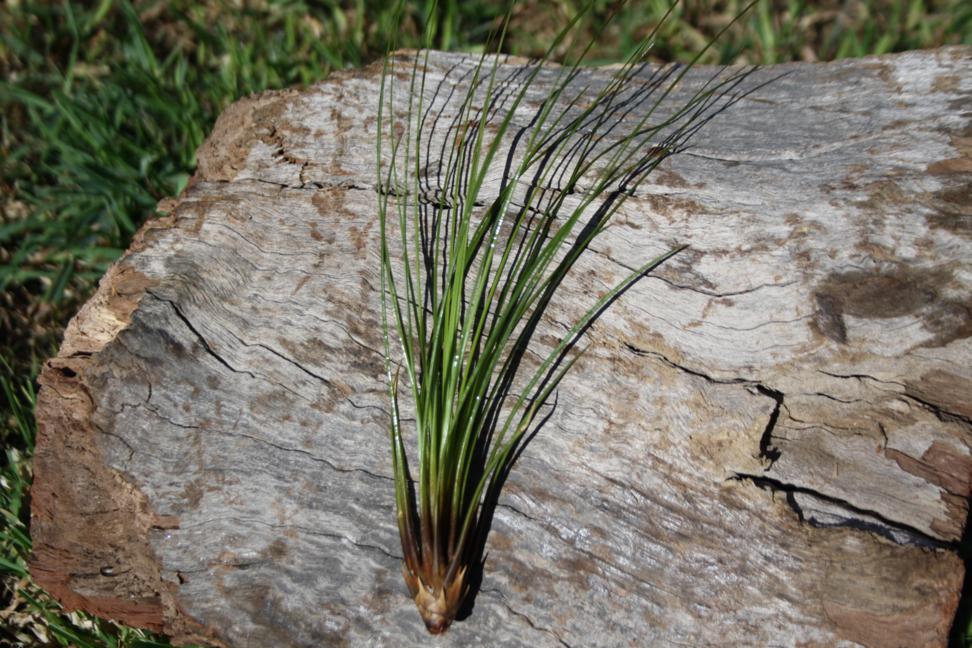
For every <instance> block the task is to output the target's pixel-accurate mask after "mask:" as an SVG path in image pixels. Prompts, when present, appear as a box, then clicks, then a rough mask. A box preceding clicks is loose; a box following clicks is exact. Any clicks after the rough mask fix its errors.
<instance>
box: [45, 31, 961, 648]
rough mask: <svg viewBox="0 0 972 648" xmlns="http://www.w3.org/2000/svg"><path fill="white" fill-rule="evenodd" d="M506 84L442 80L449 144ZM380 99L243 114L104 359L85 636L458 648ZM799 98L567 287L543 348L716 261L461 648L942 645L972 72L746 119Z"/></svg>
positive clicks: (79, 462) (568, 408) (913, 72)
mask: <svg viewBox="0 0 972 648" xmlns="http://www.w3.org/2000/svg"><path fill="white" fill-rule="evenodd" d="M403 56H406V57H407V56H408V55H407V54H404V55H403ZM474 62H475V59H467V58H464V57H462V56H459V55H454V54H443V53H435V54H433V55H432V56H431V59H430V69H429V73H428V74H429V77H428V81H427V83H426V85H427V92H428V99H429V100H431V99H432V97H433V95H432V92H433V89H434V87H435V86H436V84H438V83H439V81H440V80H442V82H443V87H449V88H451V87H452V86H453V85H458V86H460V88H459V90H458V91H457V92H456V93H455V95H454V96H453V97H452V99H449V98H448V97H447V96H446V93H440V95H439V99H438V101H439V102H440V105H438V106H437V107H436V109H435V110H436V113H437V116H438V118H439V119H440V120H444V119H449V118H450V116H451V115H454V114H455V111H456V109H457V106H458V97H459V96H460V95H461V94H462V88H461V86H462V84H463V83H464V82H465V81H464V79H467V78H468V77H463V76H462V73H463V72H464V71H468V70H469V68H470V67H471V66H472V65H473V64H474ZM518 65H523V61H522V60H517V59H510V60H507V61H505V62H504V63H503V68H502V69H504V70H510V69H513V68H514V67H515V66H518ZM712 72H713V70H711V69H706V68H698V69H696V70H695V71H693V72H691V73H690V74H689V76H688V77H686V79H685V82H684V83H685V87H686V88H689V87H692V85H693V84H697V83H698V82H699V81H700V80H701V79H704V78H707V77H708V75H710V74H712ZM781 72H786V73H787V74H785V75H783V76H780V73H781ZM555 73H556V71H555V70H554V69H552V68H551V69H549V70H545V71H544V72H543V73H542V74H541V75H540V77H539V78H538V81H537V82H536V85H535V87H534V88H533V89H532V90H531V91H530V93H529V94H528V96H527V101H526V102H525V104H524V107H523V109H522V111H520V112H518V113H517V115H516V117H515V123H523V124H525V123H527V122H528V121H529V119H530V116H531V110H535V109H536V105H537V101H538V100H539V99H540V98H542V97H543V95H544V93H545V92H548V91H549V89H550V87H551V84H552V83H553V78H554V75H555ZM380 75H381V68H380V66H374V65H373V66H371V67H369V68H366V69H364V70H359V71H354V72H345V73H340V74H334V75H332V76H331V78H330V79H328V80H327V81H325V82H323V83H320V84H318V85H315V86H313V87H310V88H308V89H305V90H300V91H297V90H287V91H283V92H270V93H266V94H262V95H259V96H254V97H250V98H247V99H244V100H242V101H240V102H238V103H236V104H234V105H233V106H231V107H230V108H229V109H227V110H226V112H225V113H224V114H223V115H222V117H221V118H220V119H219V121H218V123H217V125H216V127H215V129H214V131H213V133H212V135H211V136H210V138H209V140H208V141H207V142H206V144H205V145H204V146H203V147H202V149H201V150H200V151H199V155H198V159H199V168H198V172H197V174H196V176H195V178H194V180H193V182H192V183H191V186H190V187H189V188H188V189H187V190H186V191H185V192H184V194H183V195H182V196H180V197H179V198H177V199H172V200H167V201H164V202H163V204H162V205H161V210H162V211H163V212H166V213H167V215H165V216H164V217H159V218H155V219H152V220H151V221H149V222H148V223H147V224H146V225H145V226H144V227H143V229H142V230H141V232H140V233H139V235H138V236H137V237H136V240H135V242H134V243H133V245H132V247H131V249H130V250H129V251H128V253H127V254H126V255H125V257H124V258H123V259H122V260H120V261H119V262H118V263H117V264H115V265H114V266H113V267H112V268H111V270H110V271H109V272H108V274H107V275H106V276H105V277H104V279H103V280H102V282H101V285H100V288H99V290H98V292H97V294H96V295H95V296H94V297H93V298H92V299H91V300H90V301H89V302H88V303H87V304H86V305H85V306H84V308H83V309H82V310H81V311H80V312H79V313H78V315H77V316H76V317H75V318H74V320H73V321H72V322H71V323H70V325H69V327H68V329H67V332H66V334H65V338H64V343H63V346H62V348H61V351H60V353H59V355H58V356H57V357H56V358H55V359H52V360H51V361H50V362H49V363H48V364H47V366H46V367H45V369H44V372H43V374H42V379H41V382H42V385H43V386H42V389H41V392H40V398H39V403H38V420H39V425H40V429H39V438H38V444H37V455H36V461H35V471H36V478H35V483H34V487H33V493H32V507H33V508H32V527H31V534H32V536H33V540H34V552H35V555H34V557H33V561H32V573H33V575H34V576H35V578H36V580H37V581H38V582H39V583H40V584H41V585H42V586H44V587H46V588H47V589H48V590H49V591H51V592H52V593H53V594H54V595H55V596H57V597H58V598H59V599H60V600H61V601H63V602H64V603H65V604H66V605H67V606H68V607H71V608H82V609H85V610H89V611H91V612H94V613H95V614H99V615H103V616H107V617H111V618H114V619H118V620H120V621H123V622H125V623H129V624H134V625H138V626H143V627H147V628H151V629H154V630H159V631H162V632H165V633H168V634H170V635H173V636H174V637H176V638H177V639H178V640H181V641H207V642H211V643H216V644H222V645H226V646H254V647H257V646H259V647H264V646H314V647H317V646H331V645H334V646H337V645H375V646H397V645H402V646H411V645H423V644H425V643H426V642H428V641H429V638H428V636H427V634H426V631H425V629H424V627H423V625H422V622H421V620H420V619H419V616H418V614H417V612H416V610H415V608H414V605H413V603H412V601H411V600H410V599H409V597H408V596H407V593H406V591H405V588H404V584H403V582H402V578H401V571H400V569H401V567H400V555H401V549H400V546H399V539H398V532H397V529H396V526H395V521H394V515H393V488H392V482H391V481H390V477H391V467H390V466H391V462H390V450H389V443H388V433H387V430H388V423H389V420H388V405H389V404H388V401H387V393H386V387H385V383H384V379H383V374H384V369H383V361H382V355H381V352H380V350H381V347H382V343H381V329H380V323H379V318H380V316H379V293H378V290H379V274H378V269H379V263H378V236H379V232H378V221H377V207H376V205H377V194H376V175H375V161H374V157H375V127H376V119H375V117H376V110H377V104H378V88H379V81H380ZM776 77H779V78H776ZM607 78H608V73H607V72H605V71H603V70H601V71H597V70H590V71H585V72H584V73H583V74H582V75H581V76H580V77H579V78H578V79H577V80H576V83H577V84H579V85H578V87H580V86H581V85H583V84H586V83H593V84H594V85H597V84H598V83H604V82H605V79H607ZM773 78H775V80H774V81H772V82H771V83H769V84H768V85H766V86H765V87H762V88H760V89H759V90H757V91H756V92H755V93H754V94H753V95H751V96H749V97H748V98H746V99H745V100H743V101H741V102H739V103H738V104H736V105H735V106H733V107H732V108H731V109H729V110H727V111H725V112H724V113H722V114H720V115H719V116H718V117H716V119H714V120H713V121H712V122H711V123H710V124H708V125H707V126H706V127H705V128H704V129H703V130H702V131H701V132H700V133H699V134H698V135H697V136H696V137H695V139H694V141H693V144H694V147H693V148H692V149H691V150H689V151H687V152H685V153H682V154H680V155H678V156H675V157H672V158H669V159H668V160H667V161H666V162H665V163H664V164H663V165H662V166H661V167H660V168H659V169H657V170H656V171H655V172H654V173H652V174H651V175H650V176H649V177H648V179H647V181H646V182H645V183H644V184H642V185H641V187H640V188H639V189H638V191H637V193H636V195H635V196H634V197H633V198H632V199H631V200H630V201H629V202H627V203H626V205H625V207H624V209H623V211H622V212H621V213H620V214H619V215H618V217H617V218H616V220H615V221H614V223H613V225H612V226H611V227H610V228H609V229H608V230H607V231H606V232H605V233H604V234H603V236H602V237H601V238H599V239H598V240H597V241H596V242H595V244H594V248H593V249H592V250H590V251H589V252H588V253H587V254H586V255H585V256H584V257H583V258H582V260H581V261H580V262H579V263H578V265H577V267H576V268H575V269H574V271H573V273H572V275H571V276H570V278H569V279H568V281H567V283H566V284H565V285H564V286H563V291H562V292H561V293H560V296H559V299H558V300H556V303H555V304H554V305H553V306H552V307H551V310H550V312H549V317H548V319H547V321H546V323H545V324H544V325H543V329H542V330H541V331H540V333H539V337H538V341H537V343H538V348H539V349H542V348H544V346H545V345H546V346H547V347H549V345H550V344H551V343H552V341H554V340H555V339H556V336H558V335H562V334H563V333H564V332H565V330H566V327H565V324H566V323H568V322H569V321H570V320H571V318H573V317H576V315H577V314H579V313H581V312H583V310H585V309H586V308H587V307H588V306H589V305H590V304H592V303H593V302H594V301H595V300H596V299H597V297H598V296H599V295H600V294H602V293H603V292H604V291H605V290H607V289H608V288H609V287H610V286H612V285H613V283H614V282H616V281H618V280H619V279H620V278H622V277H623V276H624V275H625V274H626V273H627V272H628V270H627V269H628V268H631V267H634V266H636V265H638V264H640V263H643V262H644V261H645V260H647V259H649V258H652V257H653V256H656V255H657V254H659V253H661V252H663V251H665V250H668V249H670V248H671V247H672V246H673V245H675V244H678V243H685V244H688V245H689V246H690V247H689V249H688V250H687V251H686V252H683V253H681V254H679V255H677V256H676V257H675V258H673V259H672V260H671V261H670V262H668V263H666V264H665V265H664V266H663V267H662V268H660V269H659V270H658V271H657V272H655V273H653V274H652V275H650V276H648V277H646V278H645V279H643V280H641V281H640V282H639V283H637V284H636V285H635V286H634V287H633V288H632V289H631V290H630V291H628V292H627V293H626V294H625V295H624V296H623V298H622V299H620V300H619V301H617V302H616V303H615V304H614V305H612V306H611V308H610V309H609V310H608V311H607V312H606V313H605V315H604V316H603V317H602V319H601V320H600V321H599V322H598V323H597V324H596V325H595V326H594V327H593V328H592V329H591V331H590V332H589V334H588V335H587V338H586V341H585V344H587V345H589V351H588V353H587V354H586V355H585V356H583V358H582V360H581V361H580V362H579V363H578V364H577V365H575V367H574V369H573V371H572V373H571V374H570V375H569V377H568V378H567V379H566V381H565V382H564V383H563V385H562V387H561V389H560V392H559V398H558V404H557V406H556V408H555V410H554V411H553V415H552V416H551V418H550V420H549V421H548V422H547V424H546V425H545V426H544V427H543V429H541V431H540V433H539V434H538V435H537V436H536V438H535V439H534V440H533V441H532V442H531V443H530V445H529V446H528V447H527V450H526V452H525V453H524V455H523V457H522V458H521V460H520V461H519V462H518V463H517V465H516V466H515V468H514V470H513V473H512V476H511V478H510V480H509V482H508V483H507V486H506V488H505V489H504V491H503V494H502V497H501V500H500V504H499V507H498V509H497V513H496V518H495V521H494V524H493V528H492V532H491V535H490V538H489V543H488V545H487V551H488V557H487V563H486V571H485V577H484V580H483V583H482V588H481V591H480V593H479V595H478V597H477V598H476V599H475V607H474V609H473V610H472V614H471V615H470V616H469V617H468V618H467V619H465V620H464V621H462V622H459V623H457V624H455V625H454V626H453V628H452V629H451V630H450V631H449V632H448V633H447V634H446V635H445V636H444V637H443V638H441V639H437V640H436V643H437V645H443V646H446V645H448V646H452V645H456V646H459V645H504V646H531V647H537V646H558V645H571V646H623V645H637V646H643V645H685V646H700V645H779V646H832V645H845V646H851V645H863V646H909V647H914V646H942V645H945V644H946V641H947V635H948V632H949V628H950V625H951V623H952V619H953V616H954V614H955V609H956V605H957V602H958V598H959V594H960V591H961V589H962V582H963V573H964V568H963V563H962V561H961V559H960V558H959V557H958V555H957V551H956V549H957V544H958V542H959V541H960V539H961V537H962V535H963V530H964V528H965V524H966V517H967V512H968V498H969V494H970V479H972V456H970V447H972V436H970V434H972V398H970V395H972V339H970V336H972V240H970V239H972V212H970V205H972V49H969V48H945V49H940V50H935V51H927V52H912V53H905V54H900V55H894V56H885V57H878V58H867V59H861V60H853V61H843V62H838V63H829V64H792V65H784V66H777V67H771V68H767V69H763V70H760V71H758V72H757V73H756V75H755V76H754V77H751V78H750V80H749V82H750V83H753V84H755V83H758V82H761V81H766V80H769V79H773ZM531 106H532V107H531ZM521 112H522V114H520V113H521ZM438 136H441V134H440V135H437V137H438ZM494 180H495V178H494Z"/></svg>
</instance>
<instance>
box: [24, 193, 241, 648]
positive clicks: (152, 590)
mask: <svg viewBox="0 0 972 648" xmlns="http://www.w3.org/2000/svg"><path fill="white" fill-rule="evenodd" d="M171 205H173V203H172V202H171V201H163V204H162V205H160V208H162V210H163V211H170V210H169V209H166V207H169V206H171ZM174 222H175V221H174V219H173V218H172V217H165V218H154V219H151V220H149V221H148V222H147V223H145V225H143V226H142V228H141V229H140V230H139V231H138V233H137V234H136V235H135V237H134V239H133V241H132V245H131V247H130V248H129V250H128V252H127V253H126V255H125V256H124V257H123V258H122V259H120V260H119V261H118V262H116V263H115V264H114V265H112V267H111V268H109V270H108V272H107V273H106V274H105V276H104V277H103V278H102V279H101V281H100V282H99V285H98V290H97V292H96V293H95V295H94V296H93V297H92V298H91V299H90V300H89V301H88V302H87V303H86V304H85V305H84V306H83V307H82V309H81V310H80V311H79V312H78V314H77V315H75V316H74V318H72V320H71V321H70V322H69V323H68V326H67V328H66V330H65V334H64V340H63V342H62V344H61V348H60V350H59V352H58V355H57V356H56V357H54V358H52V359H50V360H49V361H47V363H45V365H44V367H43V369H42V371H41V375H40V377H39V379H38V381H39V383H40V391H39V393H38V397H37V408H36V413H37V444H36V449H35V454H34V483H33V486H32V488H31V529H30V530H31V537H32V539H33V542H34V545H33V551H32V554H31V557H30V561H29V565H30V573H31V576H32V577H33V579H34V581H35V582H36V583H37V584H38V585H40V586H41V587H42V588H44V589H45V590H46V591H47V592H48V593H49V594H51V595H52V596H53V597H54V598H55V599H57V600H58V601H59V602H60V603H61V605H63V606H64V607H65V608H66V609H67V610H82V611H84V612H88V613H90V614H93V615H96V616H99V617H104V618H107V619H112V620H115V621H118V622H121V623H125V624H127V625H130V626H134V627H139V628H144V629H146V630H150V631H153V632H164V633H166V634H170V635H173V636H174V637H175V638H176V640H177V641H178V642H179V643H207V644H211V645H223V644H222V643H221V642H220V641H219V640H218V637H217V635H216V633H215V632H214V631H212V630H211V629H208V628H206V627H204V626H203V625H201V624H200V623H198V622H196V621H195V620H193V619H192V618H190V617H189V616H188V615H187V614H185V613H184V611H183V610H182V609H181V607H180V606H179V604H178V603H177V601H176V594H177V589H178V586H177V584H176V583H170V582H167V581H165V580H164V579H163V578H162V575H161V571H160V566H159V562H158V560H157V558H156V556H155V554H154V552H153V550H152V548H151V545H150V542H149V533H150V532H151V531H152V530H153V529H165V528H174V527H176V526H178V524H179V520H178V519H177V518H174V517H171V516H168V517H167V516H159V515H157V514H156V513H155V512H154V511H153V510H152V508H151V506H150V504H149V502H148V499H147V497H146V496H145V495H144V494H143V493H142V492H141V491H140V490H139V489H138V488H137V487H136V486H135V484H134V483H133V482H132V481H131V480H130V479H129V478H128V477H127V476H126V475H124V474H123V473H121V472H119V471H117V470H114V469H112V468H110V467H109V466H108V465H107V464H106V462H105V460H104V455H103V453H102V451H101V447H100V444H99V437H100V434H101V432H100V431H99V430H98V429H97V427H96V426H95V425H94V423H93V419H92V415H93V413H94V410H95V406H94V403H93V401H92V398H91V396H90V394H89V391H88V386H87V383H86V378H85V373H86V371H87V370H88V368H89V367H90V366H93V365H94V364H96V363H97V356H98V354H99V353H100V352H101V350H102V349H104V348H105V347H106V346H107V345H109V344H110V343H111V342H112V341H113V340H114V339H115V337H116V336H117V335H118V334H119V333H120V332H121V331H122V330H124V329H125V328H126V327H127V326H128V325H129V324H130V322H131V318H132V314H133V313H134V312H135V311H136V310H137V309H138V305H139V302H140V301H141V299H142V297H143V296H144V295H145V291H146V289H147V288H149V287H150V286H152V285H153V284H154V283H155V281H154V280H152V279H150V278H149V277H147V276H145V275H144V274H142V273H141V272H139V271H138V270H136V269H135V268H134V267H132V266H131V265H130V264H128V262H127V259H128V257H129V256H130V255H132V254H134V253H136V252H138V251H139V250H142V249H145V248H146V247H149V246H150V245H152V243H153V241H154V240H155V239H156V238H157V236H158V235H159V234H160V233H163V232H165V231H166V230H168V229H170V228H171V227H173V225H174ZM105 577H110V578H105ZM105 582H108V583H110V584H111V588H110V589H108V588H105V587H104V583H105ZM86 585H90V587H86Z"/></svg>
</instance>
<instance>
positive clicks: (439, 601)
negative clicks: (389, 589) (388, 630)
mask: <svg viewBox="0 0 972 648" xmlns="http://www.w3.org/2000/svg"><path fill="white" fill-rule="evenodd" d="M430 571H431V570H430ZM402 575H403V576H404V577H405V584H406V585H408V592H409V594H410V595H411V596H412V598H413V599H415V605H416V607H418V611H419V614H420V615H421V616H422V621H424V622H425V627H426V629H427V630H428V631H429V633H430V634H434V635H437V634H442V633H443V632H445V631H446V630H448V629H449V626H450V625H452V622H453V620H455V618H456V615H457V614H458V613H459V608H460V607H461V606H462V603H463V601H464V600H465V598H466V594H468V590H469V588H468V587H467V584H466V568H465V567H463V568H461V569H459V570H458V571H457V573H456V576H455V577H454V578H453V579H452V582H450V583H444V582H442V580H443V578H442V576H438V577H432V578H428V580H429V581H430V582H429V583H428V584H427V583H425V582H424V581H423V579H422V577H421V576H419V575H418V574H417V573H415V572H413V571H411V570H410V569H409V568H408V565H404V564H403V565H402Z"/></svg>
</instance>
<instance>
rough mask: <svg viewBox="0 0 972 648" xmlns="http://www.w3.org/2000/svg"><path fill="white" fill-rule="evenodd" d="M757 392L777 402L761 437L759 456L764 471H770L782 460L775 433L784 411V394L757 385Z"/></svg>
mask: <svg viewBox="0 0 972 648" xmlns="http://www.w3.org/2000/svg"><path fill="white" fill-rule="evenodd" d="M755 389H756V391H757V392H759V393H760V394H762V395H763V396H768V397H769V398H772V399H773V400H774V401H776V406H775V407H773V411H772V412H770V417H769V420H768V421H767V422H766V427H765V428H764V429H763V433H762V434H761V435H760V437H759V456H760V458H761V459H763V460H764V462H763V470H769V469H770V468H772V467H773V464H774V463H776V460H777V459H779V458H780V455H781V454H782V453H781V452H780V450H779V448H777V447H776V446H774V445H773V432H774V430H775V429H776V424H777V423H778V422H779V420H780V411H781V410H782V409H783V392H781V391H778V390H776V389H770V388H769V387H767V386H765V385H755Z"/></svg>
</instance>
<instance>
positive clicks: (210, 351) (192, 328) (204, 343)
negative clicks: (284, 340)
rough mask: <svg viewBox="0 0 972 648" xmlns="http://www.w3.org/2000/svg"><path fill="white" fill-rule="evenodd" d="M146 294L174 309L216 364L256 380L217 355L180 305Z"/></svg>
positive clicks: (147, 292)
mask: <svg viewBox="0 0 972 648" xmlns="http://www.w3.org/2000/svg"><path fill="white" fill-rule="evenodd" d="M145 293H146V294H147V295H151V296H152V297H154V298H155V299H157V300H158V301H160V302H163V303H166V304H168V305H169V306H170V307H171V308H172V311H173V312H174V313H175V314H176V317H178V318H179V319H180V320H181V321H182V323H183V324H185V325H186V328H188V329H189V330H190V331H191V332H192V334H193V335H194V336H196V339H197V340H199V344H200V345H202V348H203V350H205V351H206V353H208V354H209V355H210V356H212V358H213V359H214V360H216V362H218V363H219V364H221V365H223V366H224V367H226V368H227V369H229V370H230V371H232V372H233V373H237V374H244V375H247V376H249V377H250V378H254V379H255V378H256V375H255V374H254V373H252V372H250V371H247V370H245V369H237V368H236V367H234V366H233V365H231V364H230V363H229V362H227V361H226V359H225V358H223V356H221V355H219V354H218V353H216V351H214V350H213V348H212V347H211V346H209V342H207V341H206V338H205V337H203V335H202V333H200V332H199V330H198V329H197V328H196V327H195V326H193V324H192V322H190V321H189V318H188V317H186V315H185V314H184V313H183V312H182V309H180V308H179V305H178V304H176V303H175V302H174V301H172V300H171V299H166V298H165V297H160V296H159V295H156V294H155V293H153V292H152V291H150V290H146V291H145Z"/></svg>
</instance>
